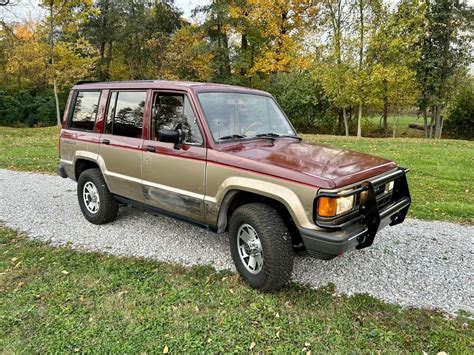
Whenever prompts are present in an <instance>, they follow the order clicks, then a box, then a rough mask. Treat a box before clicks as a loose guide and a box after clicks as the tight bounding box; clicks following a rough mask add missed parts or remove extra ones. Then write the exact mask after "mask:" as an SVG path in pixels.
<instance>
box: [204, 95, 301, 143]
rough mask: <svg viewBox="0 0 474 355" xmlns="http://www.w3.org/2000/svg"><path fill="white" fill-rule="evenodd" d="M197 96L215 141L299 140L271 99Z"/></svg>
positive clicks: (262, 97) (250, 96)
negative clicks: (264, 138) (270, 137)
mask: <svg viewBox="0 0 474 355" xmlns="http://www.w3.org/2000/svg"><path fill="white" fill-rule="evenodd" d="M198 96H199V101H200V102H201V106H202V108H203V110H204V114H205V116H206V120H207V124H208V125H209V128H210V129H211V132H212V136H213V138H214V140H215V141H221V140H224V139H229V138H246V137H250V138H252V137H257V136H262V135H267V134H269V135H273V136H288V135H290V136H296V133H295V131H294V130H293V128H292V127H291V124H290V123H289V122H288V119H287V118H286V117H285V115H284V114H283V112H282V111H281V110H280V108H279V107H278V105H277V104H276V103H275V101H274V100H273V99H272V98H271V97H268V96H262V95H255V94H243V93H229V92H206V93H200V94H198Z"/></svg>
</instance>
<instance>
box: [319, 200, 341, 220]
mask: <svg viewBox="0 0 474 355" xmlns="http://www.w3.org/2000/svg"><path fill="white" fill-rule="evenodd" d="M336 210H337V201H336V199H335V198H331V197H320V198H319V200H318V215H319V216H321V217H334V216H335V215H336Z"/></svg>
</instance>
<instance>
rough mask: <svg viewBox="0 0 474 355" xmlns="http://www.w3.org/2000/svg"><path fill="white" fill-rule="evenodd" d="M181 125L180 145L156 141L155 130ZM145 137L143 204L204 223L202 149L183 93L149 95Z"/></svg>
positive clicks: (198, 128) (189, 106) (203, 149)
mask: <svg viewBox="0 0 474 355" xmlns="http://www.w3.org/2000/svg"><path fill="white" fill-rule="evenodd" d="M178 125H180V126H181V128H182V131H183V134H184V137H185V138H184V144H182V145H181V147H175V146H174V144H173V143H166V142H160V141H159V138H158V130H160V129H168V130H173V129H175V128H176V127H177V126H178ZM148 131H149V136H148V137H147V138H148V139H146V140H145V141H144V143H143V144H144V148H143V165H142V174H143V175H142V178H143V192H144V201H145V203H147V204H149V205H152V206H155V207H158V208H160V209H163V210H166V211H168V212H171V213H173V214H176V215H180V216H184V217H187V218H189V219H191V220H194V221H197V222H204V194H205V191H204V186H205V172H206V147H205V144H204V139H203V135H202V133H201V132H202V130H201V127H200V125H199V120H198V119H197V116H196V114H195V109H194V108H193V105H192V101H191V100H190V98H189V97H188V96H187V94H186V93H185V92H174V91H173V92H172V91H157V92H153V96H152V110H151V117H150V125H149V130H148Z"/></svg>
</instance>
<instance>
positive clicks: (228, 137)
mask: <svg viewBox="0 0 474 355" xmlns="http://www.w3.org/2000/svg"><path fill="white" fill-rule="evenodd" d="M245 137H247V136H245V135H242V134H230V135H228V136H222V137H219V138H217V139H218V140H220V141H225V140H227V139H236V138H245Z"/></svg>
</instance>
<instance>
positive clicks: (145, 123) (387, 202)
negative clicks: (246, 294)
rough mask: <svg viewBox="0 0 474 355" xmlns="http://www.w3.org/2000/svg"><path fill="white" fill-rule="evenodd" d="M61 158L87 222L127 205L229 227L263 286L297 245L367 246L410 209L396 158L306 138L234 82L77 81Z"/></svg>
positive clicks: (251, 275) (276, 276)
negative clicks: (73, 181) (310, 142)
mask: <svg viewBox="0 0 474 355" xmlns="http://www.w3.org/2000/svg"><path fill="white" fill-rule="evenodd" d="M60 158H61V159H60V166H59V174H60V175H61V176H62V177H69V178H72V179H74V180H76V181H77V182H78V186H77V196H78V200H79V206H80V208H81V210H82V213H83V214H84V216H85V218H86V219H87V220H88V221H90V222H92V223H96V224H102V223H107V222H111V221H113V220H114V219H115V218H116V216H117V212H118V210H119V204H120V203H124V204H131V205H135V206H138V207H143V208H146V209H150V210H152V211H158V212H160V213H165V214H168V215H171V216H174V217H178V218H180V219H184V220H187V221H190V222H193V223H196V224H198V225H201V226H204V227H206V228H209V229H211V230H213V231H215V232H217V233H223V232H226V231H228V232H229V235H230V252H231V254H232V257H233V260H234V262H235V266H236V268H237V271H238V272H239V273H240V275H241V276H242V278H243V279H244V280H245V281H246V282H247V283H248V284H250V285H251V286H252V287H254V288H258V289H261V290H265V291H269V290H276V289H279V288H281V287H282V286H284V285H285V284H286V283H287V281H288V280H289V278H290V276H291V273H292V269H293V257H294V251H295V250H306V251H307V252H308V253H309V255H312V256H314V257H317V258H321V259H331V258H333V257H335V256H337V255H341V254H343V253H345V252H347V251H349V250H351V249H362V248H365V247H368V246H370V245H371V244H372V242H373V241H374V238H375V235H376V233H377V231H379V230H380V229H382V228H384V227H385V226H387V225H392V226H393V225H395V224H398V223H401V222H403V220H404V218H405V216H406V214H407V211H408V208H409V206H410V194H409V191H408V186H407V180H406V177H405V170H404V169H402V168H400V167H398V166H397V164H395V163H394V162H392V161H389V160H386V159H382V158H379V157H376V156H372V155H366V154H362V153H357V152H353V151H350V150H344V149H335V148H331V147H328V146H323V145H317V144H307V143H303V142H302V139H301V138H300V137H298V136H297V134H296V132H295V130H294V128H293V126H292V125H291V123H290V122H289V120H288V119H287V117H286V116H285V114H284V113H283V111H282V110H281V108H280V107H279V106H278V104H277V103H276V101H275V100H274V99H273V97H272V96H271V95H270V94H268V93H266V92H262V91H257V90H251V89H247V88H242V87H236V86H228V85H218V84H203V83H191V82H170V81H129V82H104V83H95V82H94V83H91V82H89V83H88V82H83V83H79V84H77V85H76V86H74V87H73V88H72V90H71V93H70V95H69V99H68V103H67V107H66V111H65V114H64V120H63V127H62V130H61V137H60ZM139 242H140V241H139V240H137V243H139Z"/></svg>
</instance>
